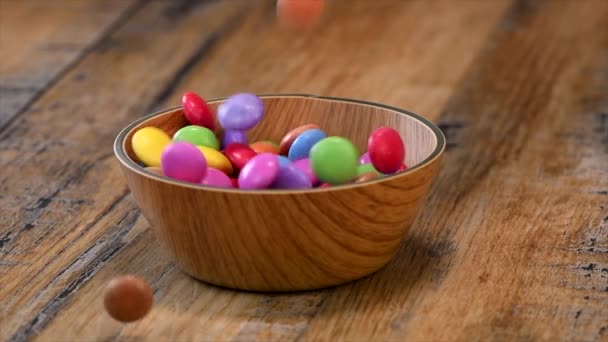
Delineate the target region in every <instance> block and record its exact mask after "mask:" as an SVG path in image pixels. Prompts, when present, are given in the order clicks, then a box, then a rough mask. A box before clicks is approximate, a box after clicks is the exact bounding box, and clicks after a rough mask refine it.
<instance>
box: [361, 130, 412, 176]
mask: <svg viewBox="0 0 608 342" xmlns="http://www.w3.org/2000/svg"><path fill="white" fill-rule="evenodd" d="M367 150H368V152H369V158H370V160H371V162H372V164H374V167H375V168H376V170H378V171H380V172H382V173H394V172H396V171H397V170H399V168H400V167H401V165H402V164H403V161H404V159H405V145H404V143H403V140H402V139H401V136H400V135H399V133H398V132H397V131H396V130H394V129H392V128H390V127H380V128H377V129H375V130H374V131H373V132H372V134H371V135H370V137H369V139H368V141H367Z"/></svg>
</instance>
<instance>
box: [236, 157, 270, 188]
mask: <svg viewBox="0 0 608 342" xmlns="http://www.w3.org/2000/svg"><path fill="white" fill-rule="evenodd" d="M278 173H279V158H277V156H276V155H275V154H272V153H262V154H258V155H256V156H255V157H253V158H251V160H249V162H247V164H246V165H245V167H243V169H242V170H241V172H240V173H239V188H240V189H265V188H268V187H270V185H271V184H272V183H273V182H274V180H275V178H276V177H277V174H278Z"/></svg>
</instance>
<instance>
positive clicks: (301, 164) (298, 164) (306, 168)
mask: <svg viewBox="0 0 608 342" xmlns="http://www.w3.org/2000/svg"><path fill="white" fill-rule="evenodd" d="M292 164H293V166H294V167H295V168H297V169H300V170H301V171H303V172H304V173H305V174H306V175H307V176H308V178H309V179H310V182H311V183H312V184H313V185H315V184H317V183H319V179H318V178H317V176H316V175H315V173H314V171H313V170H312V166H311V165H310V158H303V159H299V160H296V161H294V162H293V163H292Z"/></svg>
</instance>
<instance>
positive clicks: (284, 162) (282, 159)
mask: <svg viewBox="0 0 608 342" xmlns="http://www.w3.org/2000/svg"><path fill="white" fill-rule="evenodd" d="M277 157H279V165H281V166H283V165H287V164H291V160H289V159H287V157H284V156H280V155H278V156H277Z"/></svg>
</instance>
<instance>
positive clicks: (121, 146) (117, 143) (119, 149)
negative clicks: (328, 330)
mask: <svg viewBox="0 0 608 342" xmlns="http://www.w3.org/2000/svg"><path fill="white" fill-rule="evenodd" d="M255 95H256V96H258V97H260V98H276V97H279V98H280V97H299V98H313V99H320V100H328V101H339V102H350V103H354V104H358V105H366V106H371V107H379V108H382V109H387V110H391V111H394V112H396V113H397V114H399V115H406V116H410V117H413V118H414V119H417V120H419V121H420V122H422V123H423V124H424V125H425V126H427V127H428V128H429V129H430V130H431V131H432V132H433V133H434V134H435V138H436V139H437V145H436V146H435V149H434V150H433V152H432V153H431V154H430V155H429V156H428V157H426V158H425V159H424V160H422V161H421V162H419V163H418V164H416V165H415V166H413V167H411V168H410V167H408V168H407V169H406V170H405V171H402V172H399V173H397V174H393V175H388V176H385V177H382V178H377V179H374V180H370V181H367V182H363V183H349V184H341V185H338V186H330V187H324V188H319V187H317V188H306V189H257V190H243V189H236V188H219V187H211V186H205V185H202V184H194V183H189V182H186V181H181V180H177V179H171V178H168V177H164V176H160V175H158V174H156V173H153V172H146V171H145V169H144V168H143V167H142V166H141V165H139V164H137V163H136V162H135V161H133V160H132V159H131V158H129V156H128V155H127V153H126V149H125V144H126V137H127V136H128V135H129V133H130V132H131V131H132V130H133V129H134V128H135V127H137V126H139V125H140V124H141V123H143V122H145V121H147V120H150V119H151V118H153V117H156V116H159V115H162V114H165V113H168V112H171V111H175V110H178V109H180V108H181V106H175V107H171V108H166V109H162V110H158V111H155V112H153V113H151V114H147V115H144V116H143V117H141V118H139V119H137V120H135V121H133V122H131V123H130V124H129V125H127V126H126V127H124V128H123V129H122V130H121V131H120V132H119V133H118V135H117V136H116V138H115V139H114V155H115V156H116V158H117V159H118V160H119V161H120V163H121V164H122V165H123V166H125V167H127V168H129V169H131V171H133V172H136V173H138V174H140V175H141V176H144V177H148V178H152V179H154V180H156V181H161V182H165V183H168V184H172V185H176V186H180V187H186V188H191V189H195V190H199V191H211V192H218V193H232V194H248V195H279V194H283V195H285V194H295V193H297V194H306V193H321V192H328V191H341V190H349V189H354V188H360V187H366V186H369V185H373V184H378V183H382V182H386V181H389V180H392V179H395V178H398V177H405V176H407V175H409V174H411V173H414V172H416V171H418V170H420V169H422V168H424V167H425V166H427V165H429V164H430V163H431V162H433V161H434V160H435V159H437V158H439V157H440V156H441V154H442V153H443V152H444V151H445V147H446V138H445V136H444V134H443V132H442V131H441V129H439V127H438V126H437V125H435V124H434V123H433V122H432V121H430V120H429V119H426V118H425V117H423V116H421V115H419V114H416V113H413V112H411V111H408V110H405V109H401V108H397V107H394V106H391V105H386V104H383V103H378V102H372V101H367V100H358V99H351V98H345V97H333V96H322V95H313V94H297V93H282V94H272V93H269V94H255ZM228 98H229V96H225V97H217V98H213V99H205V102H207V103H213V102H220V101H224V100H226V99H228Z"/></svg>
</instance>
